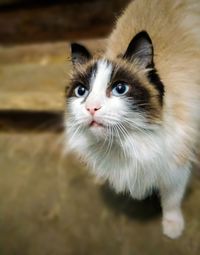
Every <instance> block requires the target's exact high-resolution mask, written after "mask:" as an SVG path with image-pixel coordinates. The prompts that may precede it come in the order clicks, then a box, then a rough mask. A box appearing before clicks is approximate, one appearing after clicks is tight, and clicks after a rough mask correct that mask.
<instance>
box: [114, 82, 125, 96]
mask: <svg viewBox="0 0 200 255" xmlns="http://www.w3.org/2000/svg"><path fill="white" fill-rule="evenodd" d="M116 91H117V92H118V93H119V94H123V93H124V92H125V91H126V86H125V85H124V84H118V85H117V86H116Z"/></svg>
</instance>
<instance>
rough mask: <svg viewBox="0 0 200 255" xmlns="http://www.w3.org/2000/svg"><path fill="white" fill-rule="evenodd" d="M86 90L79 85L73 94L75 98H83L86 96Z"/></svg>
mask: <svg viewBox="0 0 200 255" xmlns="http://www.w3.org/2000/svg"><path fill="white" fill-rule="evenodd" d="M86 92H87V89H86V88H85V87H84V86H83V85H79V86H78V87H76V89H75V94H76V96H77V97H83V96H85V95H86Z"/></svg>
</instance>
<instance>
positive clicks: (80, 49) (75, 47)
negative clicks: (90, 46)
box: [71, 43, 92, 65]
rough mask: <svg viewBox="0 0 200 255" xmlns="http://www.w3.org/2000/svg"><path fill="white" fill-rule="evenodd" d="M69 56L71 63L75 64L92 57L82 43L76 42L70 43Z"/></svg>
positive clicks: (82, 62)
mask: <svg viewBox="0 0 200 255" xmlns="http://www.w3.org/2000/svg"><path fill="white" fill-rule="evenodd" d="M71 57H72V62H73V64H74V65H76V64H84V63H85V62H87V61H88V60H89V59H91V58H92V55H91V54H90V52H89V51H88V50H87V49H86V48H85V47H84V46H83V45H81V44H78V43H72V44H71Z"/></svg>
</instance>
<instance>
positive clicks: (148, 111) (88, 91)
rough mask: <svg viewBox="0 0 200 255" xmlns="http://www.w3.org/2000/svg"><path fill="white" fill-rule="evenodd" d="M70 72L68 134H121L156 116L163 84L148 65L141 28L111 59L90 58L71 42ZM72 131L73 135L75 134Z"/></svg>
mask: <svg viewBox="0 0 200 255" xmlns="http://www.w3.org/2000/svg"><path fill="white" fill-rule="evenodd" d="M71 53H72V62H73V66H74V68H73V73H72V77H71V81H70V87H69V91H68V92H67V104H68V105H67V117H68V118H67V128H69V129H70V130H71V131H70V132H71V133H70V135H71V136H73V133H74V134H77V137H76V138H77V139H78V134H79V133H80V132H81V135H84V134H87V135H89V136H90V135H91V137H98V138H101V137H102V138H103V137H104V138H105V137H106V136H110V135H111V134H112V136H114V137H115V136H116V137H118V136H121V137H124V136H126V135H128V134H129V133H130V132H141V133H142V132H143V131H144V130H152V129H153V128H154V127H155V126H156V125H159V124H160V123H161V121H162V108H163V95H164V86H163V84H162V82H161V80H160V78H159V76H158V74H157V72H156V69H155V66H154V61H153V59H154V51H153V44H152V41H151V39H150V37H149V35H148V34H147V33H146V32H145V31H142V32H140V33H138V34H137V35H136V36H134V38H133V39H132V40H131V42H130V44H129V45H127V48H126V49H124V52H122V53H121V55H120V56H116V58H115V59H112V60H111V59H107V58H106V57H105V56H103V57H102V58H97V59H95V58H93V56H92V55H91V53H90V52H89V51H88V50H87V49H86V48H85V47H84V46H82V45H79V44H72V45H71ZM75 136H76V135H75Z"/></svg>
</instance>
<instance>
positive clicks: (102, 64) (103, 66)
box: [90, 60, 113, 96]
mask: <svg viewBox="0 0 200 255" xmlns="http://www.w3.org/2000/svg"><path fill="white" fill-rule="evenodd" d="M112 69H113V67H112V64H110V63H109V62H108V61H106V60H99V61H98V62H97V71H96V75H95V77H94V79H93V80H92V82H91V89H92V91H91V93H90V94H92V95H93V96H94V95H102V94H105V92H106V88H107V86H108V83H109V82H110V79H111V74H112Z"/></svg>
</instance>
